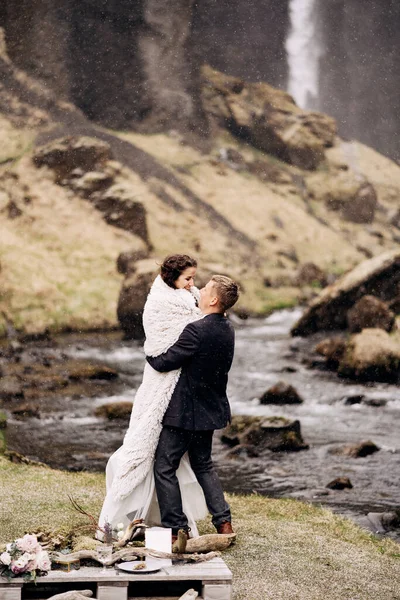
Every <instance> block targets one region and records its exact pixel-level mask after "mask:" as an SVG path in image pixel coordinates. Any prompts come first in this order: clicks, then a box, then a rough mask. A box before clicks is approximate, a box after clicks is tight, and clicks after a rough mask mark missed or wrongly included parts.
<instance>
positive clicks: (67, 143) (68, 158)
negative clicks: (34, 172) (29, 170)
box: [33, 136, 111, 182]
mask: <svg viewBox="0 0 400 600" xmlns="http://www.w3.org/2000/svg"><path fill="white" fill-rule="evenodd" d="M109 159H111V148H110V145H109V144H107V143H106V142H103V141H101V140H98V139H97V138H91V137H86V136H70V137H64V138H59V139H56V140H53V141H51V142H49V143H48V144H46V145H44V146H41V147H39V148H37V149H36V150H35V152H34V155H33V162H34V164H35V165H36V166H37V167H43V166H46V167H49V168H50V169H53V171H55V173H56V176H57V182H60V181H61V180H62V179H63V178H65V177H66V176H67V175H68V174H69V173H71V171H73V170H74V169H76V168H79V169H82V170H83V171H84V172H87V171H96V168H97V167H99V166H104V165H105V163H106V162H107V160H109Z"/></svg>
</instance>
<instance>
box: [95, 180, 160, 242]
mask: <svg viewBox="0 0 400 600" xmlns="http://www.w3.org/2000/svg"><path fill="white" fill-rule="evenodd" d="M90 200H91V201H92V202H93V204H94V206H95V207H96V208H97V209H98V210H99V211H101V212H102V213H103V215H104V220H105V221H106V223H108V224H109V225H113V226H114V227H119V228H120V229H124V230H125V231H129V232H130V233H134V234H135V235H137V236H138V237H140V238H142V239H143V241H144V242H146V244H147V245H148V244H149V235H148V230H147V222H146V209H145V208H144V206H143V204H142V203H141V202H138V201H137V200H136V199H135V196H134V194H133V193H132V191H131V190H130V189H128V188H126V187H125V186H123V185H119V184H114V185H112V186H111V187H109V188H108V189H106V190H105V191H103V192H95V193H94V194H92V195H91V197H90Z"/></svg>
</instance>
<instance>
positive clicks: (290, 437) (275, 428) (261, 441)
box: [221, 415, 309, 452]
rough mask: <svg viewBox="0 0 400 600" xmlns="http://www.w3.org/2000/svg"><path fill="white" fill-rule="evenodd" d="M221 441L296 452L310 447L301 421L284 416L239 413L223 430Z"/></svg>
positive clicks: (261, 448)
mask: <svg viewBox="0 0 400 600" xmlns="http://www.w3.org/2000/svg"><path fill="white" fill-rule="evenodd" d="M221 441H223V442H225V443H228V444H229V445H231V446H236V445H238V444H244V445H246V446H247V445H250V446H255V447H256V449H257V450H260V451H262V450H272V451H273V452H296V451H298V450H306V449H308V447H309V446H308V445H307V444H305V443H304V441H303V438H302V436H301V431H300V422H299V421H297V420H296V421H291V420H289V419H286V418H284V417H267V418H265V417H251V416H248V415H237V416H234V417H232V421H231V423H230V424H229V425H228V426H227V427H226V428H225V429H224V430H223V431H222V434H221Z"/></svg>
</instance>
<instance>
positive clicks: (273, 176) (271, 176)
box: [246, 159, 293, 184]
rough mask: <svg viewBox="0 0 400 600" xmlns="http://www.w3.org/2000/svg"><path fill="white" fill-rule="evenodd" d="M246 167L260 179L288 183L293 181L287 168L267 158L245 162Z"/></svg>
mask: <svg viewBox="0 0 400 600" xmlns="http://www.w3.org/2000/svg"><path fill="white" fill-rule="evenodd" d="M246 167H247V170H248V171H249V172H250V173H251V174H252V175H255V176H256V177H258V178H259V179H261V181H268V182H271V183H281V184H282V183H283V184H284V183H286V184H290V183H292V181H293V178H292V175H291V174H290V173H289V172H288V171H287V170H285V169H283V168H282V167H279V166H277V165H276V164H273V163H272V162H270V161H267V160H260V159H257V160H253V161H252V162H248V163H246Z"/></svg>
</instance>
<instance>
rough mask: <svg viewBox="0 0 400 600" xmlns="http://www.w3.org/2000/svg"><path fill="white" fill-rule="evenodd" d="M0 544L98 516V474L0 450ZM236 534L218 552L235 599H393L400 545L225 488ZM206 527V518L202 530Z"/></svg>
mask: <svg viewBox="0 0 400 600" xmlns="http://www.w3.org/2000/svg"><path fill="white" fill-rule="evenodd" d="M0 483H1V485H0V506H1V513H0V544H4V543H7V542H8V541H10V540H11V539H13V538H15V537H17V536H20V535H21V534H23V533H24V532H28V531H34V530H38V529H40V530H53V531H54V530H57V529H64V530H71V529H74V530H78V528H79V527H80V526H81V525H84V524H86V521H85V519H84V518H83V517H82V516H81V515H79V514H78V513H77V512H75V511H74V509H73V508H72V507H71V505H70V503H69V500H68V497H67V493H69V494H71V495H72V496H73V497H74V498H75V499H76V500H78V502H79V503H80V504H81V505H83V506H84V507H85V508H86V510H87V511H88V512H90V513H92V514H93V515H95V516H97V515H98V513H99V511H100V508H101V504H102V500H103V495H104V477H103V475H101V474H93V473H67V472H61V471H55V470H52V469H48V468H42V467H32V466H28V465H22V464H12V463H10V462H9V461H8V460H6V459H5V458H2V457H0ZM228 500H229V502H230V504H231V507H232V511H233V518H234V526H235V529H236V531H237V534H238V539H237V543H236V545H235V546H233V547H232V548H231V549H229V550H228V551H226V552H224V553H223V558H224V560H225V561H226V562H227V564H228V566H229V567H230V569H231V570H232V572H233V577H234V584H233V589H234V594H233V598H234V600H259V599H263V600H287V599H288V598H290V599H291V600H398V598H399V590H400V562H399V559H400V546H399V545H398V544H396V543H394V542H393V541H391V540H388V539H386V540H379V539H378V538H376V537H374V536H373V535H371V534H369V533H367V532H364V531H362V530H361V529H360V528H358V527H357V526H355V525H354V524H352V523H351V522H350V521H348V520H346V519H343V518H341V517H338V516H335V515H333V514H332V513H331V512H329V511H327V510H324V509H321V508H318V507H315V506H311V505H307V504H303V503H301V502H298V501H295V500H272V499H268V498H264V497H262V496H259V495H251V496H233V495H231V496H229V497H228ZM212 530H213V528H212V526H211V524H210V523H209V521H204V522H203V523H201V524H200V531H201V533H208V532H211V531H212Z"/></svg>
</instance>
